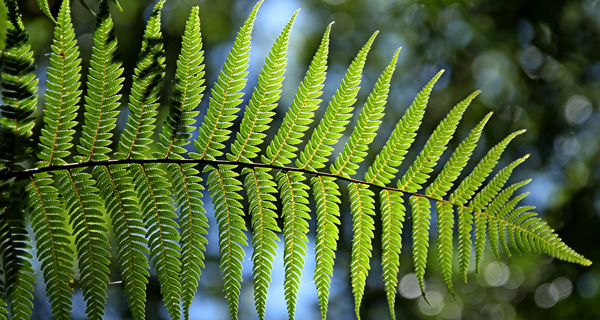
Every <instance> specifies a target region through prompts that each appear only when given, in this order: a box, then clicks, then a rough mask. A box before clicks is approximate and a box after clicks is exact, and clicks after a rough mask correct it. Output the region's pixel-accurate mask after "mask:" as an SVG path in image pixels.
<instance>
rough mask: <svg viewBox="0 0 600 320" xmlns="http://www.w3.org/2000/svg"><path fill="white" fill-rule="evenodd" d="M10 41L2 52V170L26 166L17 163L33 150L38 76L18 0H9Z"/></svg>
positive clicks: (0, 121) (7, 33)
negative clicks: (32, 136) (32, 137)
mask: <svg viewBox="0 0 600 320" xmlns="http://www.w3.org/2000/svg"><path fill="white" fill-rule="evenodd" d="M6 7H7V8H6V9H7V12H6V18H7V21H5V26H6V28H5V32H6V45H5V47H4V49H3V51H2V53H1V57H0V58H1V60H2V70H1V72H0V81H1V82H0V85H1V86H0V87H1V88H2V91H1V96H2V101H3V102H4V104H3V105H0V115H2V117H0V171H1V170H6V171H10V170H17V171H18V170H22V168H21V167H20V166H17V165H16V164H17V163H19V162H22V161H25V160H27V159H29V158H30V157H31V155H32V153H33V148H32V143H33V141H32V139H31V135H32V134H33V131H32V129H33V126H34V125H35V121H34V118H33V117H32V116H31V115H32V113H33V112H34V111H35V106H36V100H37V96H36V92H37V84H38V79H37V77H36V74H35V64H34V60H33V52H32V51H31V46H30V45H29V44H28V42H27V41H28V38H29V35H28V34H27V32H26V30H25V28H24V26H23V23H22V22H21V16H20V13H19V9H18V7H17V2H16V1H7V2H6Z"/></svg>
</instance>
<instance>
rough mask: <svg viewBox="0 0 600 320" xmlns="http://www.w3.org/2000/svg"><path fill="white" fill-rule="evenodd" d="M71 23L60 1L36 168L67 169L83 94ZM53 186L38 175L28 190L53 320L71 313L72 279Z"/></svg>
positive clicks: (70, 257) (48, 177)
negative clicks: (54, 166)
mask: <svg viewBox="0 0 600 320" xmlns="http://www.w3.org/2000/svg"><path fill="white" fill-rule="evenodd" d="M70 19H71V18H70V8H69V2H68V1H63V4H62V6H61V10H60V14H59V21H58V24H57V26H56V28H55V33H54V34H55V40H54V43H53V45H52V51H53V53H52V54H51V55H50V67H49V68H48V73H47V76H48V80H47V81H46V86H47V87H48V89H47V90H46V94H45V95H44V96H45V98H46V104H45V110H44V115H45V117H44V122H45V126H44V128H43V129H42V132H41V135H40V143H39V151H38V157H39V158H40V161H39V162H38V163H37V164H36V166H37V167H47V166H51V165H54V164H59V165H62V164H66V161H65V158H66V157H68V156H69V154H70V152H69V151H68V149H70V148H71V146H72V144H71V143H70V141H71V140H72V139H73V137H72V135H73V133H74V132H75V131H74V130H73V129H72V128H73V127H74V126H75V125H76V122H75V121H74V119H75V117H76V111H77V108H78V106H77V102H78V101H79V95H80V93H81V91H80V90H78V88H79V78H80V75H79V71H80V69H81V68H80V66H79V61H80V59H79V52H78V50H77V47H76V43H75V34H74V33H73V29H72V24H71V21H70ZM52 184H53V179H52V176H51V175H50V174H48V173H43V174H38V175H35V176H34V177H32V178H31V184H30V185H29V188H28V189H29V194H30V199H31V202H30V209H31V211H32V218H31V219H32V226H33V229H34V231H35V233H36V244H37V251H38V256H39V259H40V261H42V271H43V273H44V280H45V281H46V290H47V294H48V296H49V299H50V304H51V307H52V313H53V315H54V317H56V318H60V319H62V318H68V317H69V313H70V309H71V301H70V299H71V297H72V289H71V288H70V287H69V285H68V283H69V282H70V280H71V279H72V270H71V267H72V261H73V254H72V251H71V250H70V248H69V247H68V245H69V240H68V238H67V236H68V233H67V232H66V231H65V226H66V221H65V219H64V217H63V216H62V205H61V203H60V201H59V197H58V190H56V189H55V188H54V187H53V186H52ZM69 206H70V205H69ZM78 251H79V250H78Z"/></svg>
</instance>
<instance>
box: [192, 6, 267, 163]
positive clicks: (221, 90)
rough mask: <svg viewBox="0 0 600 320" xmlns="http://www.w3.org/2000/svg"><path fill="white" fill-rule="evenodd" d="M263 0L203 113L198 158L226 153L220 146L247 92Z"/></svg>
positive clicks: (244, 28)
mask: <svg viewBox="0 0 600 320" xmlns="http://www.w3.org/2000/svg"><path fill="white" fill-rule="evenodd" d="M263 1H264V0H261V1H259V2H258V3H257V4H256V5H255V6H254V9H252V12H251V13H250V16H249V17H248V19H246V22H244V25H243V26H242V27H241V28H240V31H239V32H238V34H237V36H236V37H235V40H234V43H233V47H232V48H231V51H230V52H229V54H228V55H227V60H225V64H224V65H223V69H222V70H221V72H220V74H219V76H218V77H217V81H216V82H215V85H214V88H213V89H212V92H211V93H212V95H211V98H210V102H209V104H208V110H207V111H206V115H205V116H204V122H203V123H202V127H201V128H200V132H199V136H198V139H197V140H196V141H195V142H194V145H195V147H196V150H197V151H198V152H199V154H191V155H190V156H192V157H193V158H196V159H204V158H207V159H214V158H215V157H218V156H221V155H222V154H223V152H222V151H220V150H221V149H223V148H225V145H223V142H225V141H227V139H229V135H230V134H231V130H229V129H228V128H229V127H231V126H232V125H233V120H235V119H236V118H237V116H236V113H237V112H238V111H239V110H240V109H239V108H238V105H239V104H240V103H242V99H241V98H242V96H243V95H244V93H243V92H241V91H242V89H244V87H245V86H246V81H247V79H246V75H248V72H247V71H246V69H247V68H248V61H249V60H250V40H251V38H252V36H251V34H252V29H253V28H254V20H256V14H257V13H258V8H259V7H260V5H261V4H262V3H263Z"/></svg>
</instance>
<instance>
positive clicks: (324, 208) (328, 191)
mask: <svg viewBox="0 0 600 320" xmlns="http://www.w3.org/2000/svg"><path fill="white" fill-rule="evenodd" d="M311 184H312V186H313V194H314V196H315V202H316V208H317V239H316V242H315V273H314V280H315V286H316V287H317V295H318V296H319V306H320V309H321V319H326V318H327V304H328V300H329V286H330V284H331V277H332V276H333V263H334V259H335V250H336V249H337V242H338V240H339V229H338V227H337V226H338V225H339V224H340V219H339V216H340V207H339V203H341V201H340V195H341V194H340V191H339V187H338V185H337V184H336V183H335V180H334V179H332V178H330V177H323V176H319V177H313V178H312V179H311Z"/></svg>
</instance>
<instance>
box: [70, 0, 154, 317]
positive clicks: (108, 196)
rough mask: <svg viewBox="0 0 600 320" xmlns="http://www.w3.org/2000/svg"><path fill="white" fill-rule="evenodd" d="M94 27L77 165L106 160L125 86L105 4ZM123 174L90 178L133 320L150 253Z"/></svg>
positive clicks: (110, 170) (102, 172) (102, 171)
mask: <svg viewBox="0 0 600 320" xmlns="http://www.w3.org/2000/svg"><path fill="white" fill-rule="evenodd" d="M97 22H98V27H97V29H96V32H95V34H94V47H93V49H92V50H93V51H92V58H91V61H90V69H89V73H88V81H87V87H88V90H87V94H86V97H85V101H86V104H85V110H86V113H85V120H86V122H85V125H84V126H83V132H82V136H81V139H80V145H79V146H77V149H78V151H79V154H80V156H78V157H76V159H79V161H103V160H108V159H109V156H108V155H107V153H108V152H110V150H111V149H110V144H111V140H110V138H111V137H112V133H111V130H112V129H113V128H114V127H115V122H116V116H117V114H118V111H117V110H116V109H117V108H118V107H119V103H118V101H119V100H120V97H121V95H120V91H121V89H122V82H123V78H122V77H121V74H122V73H123V68H122V66H121V63H120V62H118V60H117V55H118V53H117V50H118V49H117V48H118V43H117V39H116V37H115V36H114V24H113V22H112V18H111V16H110V13H109V8H108V2H107V1H101V2H100V9H99V12H98V20H97ZM125 172H126V171H124V167H123V166H119V167H116V166H112V167H107V166H104V167H96V168H95V169H94V170H93V177H94V179H95V180H96V181H97V182H98V187H99V189H100V191H101V192H100V195H101V197H102V198H103V199H105V204H106V211H107V213H108V214H109V215H110V218H111V221H112V226H113V230H114V232H115V237H116V239H117V243H118V245H117V256H118V257H119V261H120V267H121V273H122V279H123V283H124V286H125V292H126V294H127V298H128V300H129V306H130V308H131V311H132V314H133V316H134V318H135V319H143V318H144V316H145V307H144V304H145V300H146V283H147V282H148V280H147V278H146V277H147V276H149V274H148V271H147V269H148V268H149V267H148V262H147V258H146V256H145V255H144V254H145V253H147V252H148V250H147V249H146V245H147V241H146V232H145V230H144V229H143V221H142V218H141V215H140V214H139V212H140V210H139V209H138V207H137V204H136V202H135V200H134V199H135V197H136V195H135V193H134V189H133V182H132V180H131V178H130V177H128V176H127V175H124V173H125ZM80 183H81V182H80Z"/></svg>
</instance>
